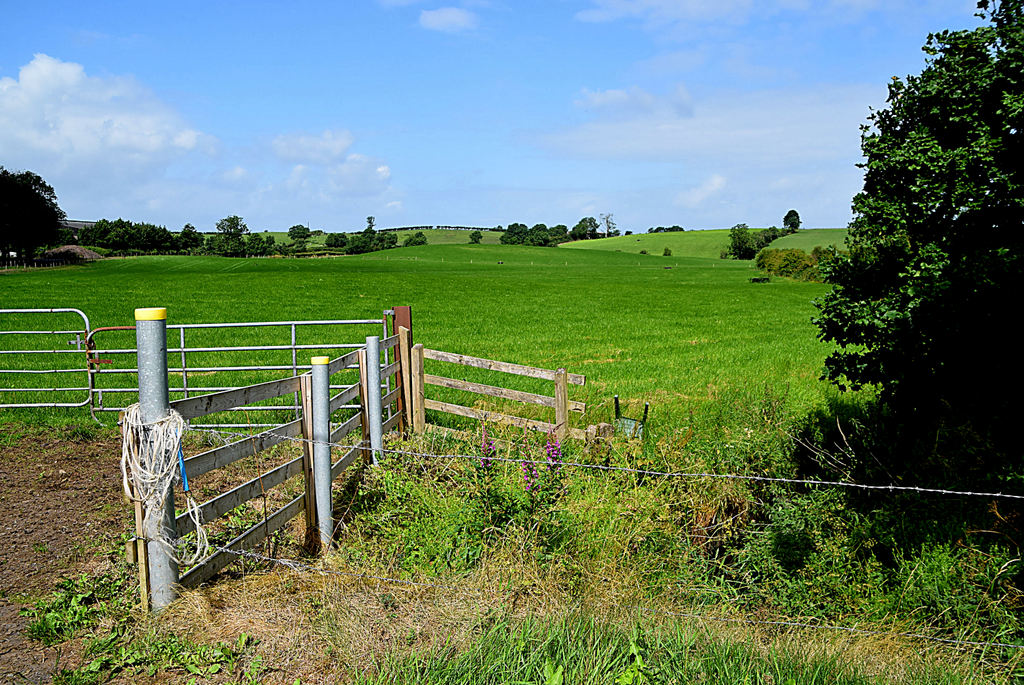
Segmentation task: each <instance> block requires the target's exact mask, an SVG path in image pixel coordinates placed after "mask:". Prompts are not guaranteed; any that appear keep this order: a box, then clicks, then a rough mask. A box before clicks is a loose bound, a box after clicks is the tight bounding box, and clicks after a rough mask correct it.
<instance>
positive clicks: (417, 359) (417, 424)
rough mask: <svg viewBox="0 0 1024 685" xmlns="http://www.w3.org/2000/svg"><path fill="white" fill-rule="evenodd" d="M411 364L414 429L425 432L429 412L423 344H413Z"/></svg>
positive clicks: (417, 431)
mask: <svg viewBox="0 0 1024 685" xmlns="http://www.w3.org/2000/svg"><path fill="white" fill-rule="evenodd" d="M409 366H410V370H411V371H412V379H411V380H412V391H411V392H410V393H409V394H410V395H411V397H412V430H413V432H414V433H423V431H424V430H426V427H427V414H426V406H425V404H426V389H425V388H424V376H423V345H422V344H417V345H413V346H412V363H411V364H410V365H409Z"/></svg>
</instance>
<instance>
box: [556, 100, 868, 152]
mask: <svg viewBox="0 0 1024 685" xmlns="http://www.w3.org/2000/svg"><path fill="white" fill-rule="evenodd" d="M883 98H884V92H882V91H881V90H879V89H875V88H865V87H831V88H818V89H814V90H809V91H781V90H780V91H761V92H755V93H732V94H730V93H721V94H718V95H716V96H714V97H711V98H708V99H707V100H705V101H703V102H699V103H697V104H696V105H695V106H694V110H693V113H692V115H690V116H684V115H680V114H678V113H671V112H667V111H666V110H664V109H663V110H660V111H656V112H654V113H652V114H642V115H640V114H638V115H636V116H633V117H628V118H612V117H603V118H598V119H596V120H594V121H591V122H588V123H584V124H582V125H580V126H577V127H575V128H571V129H567V130H563V131H560V132H556V133H553V134H548V135H546V136H543V137H542V138H541V143H542V144H543V145H545V146H547V147H549V148H551V149H553V150H556V151H558V152H561V153H564V154H567V155H570V156H572V157H576V158H585V159H617V160H639V161H675V162H686V163H688V164H704V163H705V162H709V163H710V162H714V161H715V160H722V161H728V162H729V163H735V164H740V163H746V164H764V165H776V164H801V163H808V162H811V161H815V160H822V159H851V160H856V159H857V158H858V157H859V152H858V149H859V137H858V130H859V129H858V127H859V125H860V124H861V123H863V122H864V120H865V118H866V116H867V114H868V106H869V105H871V104H878V103H880V102H881V101H882V99H883ZM705 168H706V166H705Z"/></svg>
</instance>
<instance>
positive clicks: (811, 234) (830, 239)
mask: <svg viewBox="0 0 1024 685" xmlns="http://www.w3.org/2000/svg"><path fill="white" fill-rule="evenodd" d="M846 234H847V229H845V228H811V229H807V230H802V231H798V232H796V233H792V234H790V235H784V236H782V237H781V238H779V239H777V240H775V241H773V242H772V244H771V246H772V247H774V248H778V249H788V248H797V249H799V250H803V251H804V252H810V251H811V250H813V249H814V248H815V247H818V246H821V247H828V246H829V245H835V246H836V247H838V248H839V249H841V250H845V249H846Z"/></svg>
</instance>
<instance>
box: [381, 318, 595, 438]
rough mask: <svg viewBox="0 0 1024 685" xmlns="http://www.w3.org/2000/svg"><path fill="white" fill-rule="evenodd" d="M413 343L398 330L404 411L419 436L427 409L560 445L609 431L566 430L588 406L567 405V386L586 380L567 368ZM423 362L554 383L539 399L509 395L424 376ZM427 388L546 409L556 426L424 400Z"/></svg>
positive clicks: (512, 392) (507, 390)
mask: <svg viewBox="0 0 1024 685" xmlns="http://www.w3.org/2000/svg"><path fill="white" fill-rule="evenodd" d="M411 342H412V341H411V335H410V334H409V331H408V330H406V329H401V330H400V331H399V357H400V359H401V360H408V373H405V374H404V375H403V379H404V381H403V382H404V384H405V386H407V388H408V389H407V390H406V391H405V393H404V396H403V397H404V401H405V403H406V406H410V407H411V408H412V411H411V412H410V413H411V415H412V424H413V430H414V431H415V432H417V433H419V432H422V431H423V430H424V429H425V428H426V411H425V410H427V409H429V410H431V411H438V412H444V413H447V414H454V415H456V416H465V417H467V418H472V419H477V420H479V421H490V422H494V423H504V424H508V425H511V426H516V427H520V428H527V429H530V430H536V431H542V432H545V433H553V434H555V435H556V436H557V437H558V439H559V440H564V439H565V438H575V439H578V440H592V439H594V438H595V437H597V436H605V435H607V434H608V433H609V431H608V428H610V427H606V426H607V424H601V425H598V426H587V427H586V428H574V427H572V426H570V425H569V412H571V411H572V412H577V413H580V414H582V413H584V412H585V411H586V409H587V405H586V404H584V403H583V402H577V401H575V400H570V399H569V391H568V386H569V385H585V384H586V382H587V379H586V376H583V375H580V374H575V373H569V372H567V371H566V370H565V369H541V368H537V367H534V366H525V365H523V364H513V363H511V362H503V361H497V360H494V359H484V358H483V357H471V356H469V355H466V354H454V353H452V352H442V351H441V350H433V349H429V348H425V347H423V345H418V344H417V345H412V344H411ZM426 359H430V360H433V361H439V362H447V363H449V364H457V365H459V366H469V367H473V368H477V369H485V370H488V371H500V372H502V373H508V374H514V375H517V376H526V377H529V378H537V379H540V380H545V381H551V382H552V383H553V384H554V387H553V392H552V394H551V395H540V394H537V393H532V392H524V391H522V390H512V389H510V388H503V387H500V386H495V385H486V384H483V383H476V382H473V381H467V380H462V379H458V378H449V377H446V376H437V375H434V374H428V373H426V372H425V371H424V360H426ZM427 385H435V386H439V387H443V388H448V389H451V390H461V391H464V392H470V393H474V394H477V395H484V396H487V397H496V398H499V399H504V400H510V401H514V402H521V403H524V404H532V405H539V406H542V407H549V408H552V409H554V410H555V417H554V421H553V422H549V421H540V420H537V419H529V418H525V417H521V416H513V415H510V414H504V413H500V412H495V411H488V410H484V409H477V408H474V407H464V406H462V405H458V404H452V403H450V402H441V401H439V400H435V399H431V398H427V397H426V388H425V386H427Z"/></svg>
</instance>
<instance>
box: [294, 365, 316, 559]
mask: <svg viewBox="0 0 1024 685" xmlns="http://www.w3.org/2000/svg"><path fill="white" fill-rule="evenodd" d="M312 380H313V379H312V376H310V375H309V374H303V375H302V376H299V397H300V399H301V400H302V438H303V441H302V477H303V479H304V480H305V484H306V503H305V504H306V507H305V508H306V540H305V547H306V550H307V551H308V552H310V553H314V552H316V551H317V550H319V547H320V532H319V530H318V529H317V522H316V483H315V480H314V478H313V383H312Z"/></svg>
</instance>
